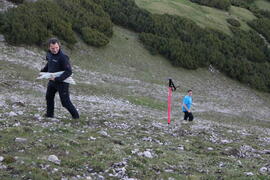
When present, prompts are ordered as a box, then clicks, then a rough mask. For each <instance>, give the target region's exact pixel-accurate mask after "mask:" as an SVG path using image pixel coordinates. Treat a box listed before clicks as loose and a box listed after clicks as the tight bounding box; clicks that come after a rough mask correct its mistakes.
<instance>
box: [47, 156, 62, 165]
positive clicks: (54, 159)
mask: <svg viewBox="0 0 270 180" xmlns="http://www.w3.org/2000/svg"><path fill="white" fill-rule="evenodd" d="M48 161H51V162H53V163H55V164H58V165H59V164H60V163H61V160H59V159H58V157H57V156H56V155H50V156H49V157H48Z"/></svg>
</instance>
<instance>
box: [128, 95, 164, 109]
mask: <svg viewBox="0 0 270 180" xmlns="http://www.w3.org/2000/svg"><path fill="white" fill-rule="evenodd" d="M126 99H127V100H128V101H130V102H131V103H133V104H136V105H140V106H146V107H149V108H153V109H157V110H165V109H166V107H167V105H166V103H164V102H161V101H158V100H156V99H154V98H151V97H146V96H141V97H134V96H127V97H126Z"/></svg>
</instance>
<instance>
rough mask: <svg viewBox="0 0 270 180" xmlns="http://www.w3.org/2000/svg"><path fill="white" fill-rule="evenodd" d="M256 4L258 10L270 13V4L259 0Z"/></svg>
mask: <svg viewBox="0 0 270 180" xmlns="http://www.w3.org/2000/svg"><path fill="white" fill-rule="evenodd" d="M255 4H256V6H257V7H258V8H260V9H263V10H267V11H270V2H269V1H265V0H257V1H255Z"/></svg>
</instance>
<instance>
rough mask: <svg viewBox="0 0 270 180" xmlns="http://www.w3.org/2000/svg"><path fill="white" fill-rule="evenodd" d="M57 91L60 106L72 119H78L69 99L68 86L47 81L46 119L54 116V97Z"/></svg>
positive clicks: (77, 114) (63, 83)
mask: <svg viewBox="0 0 270 180" xmlns="http://www.w3.org/2000/svg"><path fill="white" fill-rule="evenodd" d="M57 91H58V93H59V96H60V100H61V103H62V106H63V107H65V108H66V109H67V110H68V111H69V113H70V114H71V115H72V118H74V119H77V118H79V113H78V111H77V110H76V108H75V107H74V106H73V104H72V103H71V101H70V98H69V84H68V83H65V82H54V81H49V83H48V87H47V92H46V101H47V114H46V116H47V117H53V116H54V97H55V93H56V92H57Z"/></svg>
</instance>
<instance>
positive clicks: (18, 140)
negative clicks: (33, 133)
mask: <svg viewBox="0 0 270 180" xmlns="http://www.w3.org/2000/svg"><path fill="white" fill-rule="evenodd" d="M26 141H27V139H26V138H20V137H17V138H15V142H20V143H23V142H26Z"/></svg>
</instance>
